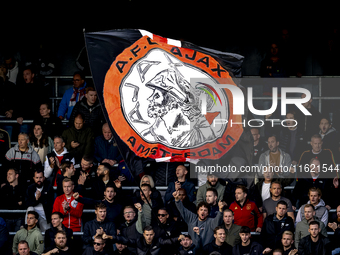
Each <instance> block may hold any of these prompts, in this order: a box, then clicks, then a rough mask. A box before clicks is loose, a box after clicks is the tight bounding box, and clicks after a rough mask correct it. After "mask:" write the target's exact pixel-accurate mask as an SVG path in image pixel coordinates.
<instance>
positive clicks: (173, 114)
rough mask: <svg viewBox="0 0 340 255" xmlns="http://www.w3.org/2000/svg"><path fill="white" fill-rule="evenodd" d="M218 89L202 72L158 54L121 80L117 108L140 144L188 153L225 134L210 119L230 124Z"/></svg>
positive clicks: (136, 65)
mask: <svg viewBox="0 0 340 255" xmlns="http://www.w3.org/2000/svg"><path fill="white" fill-rule="evenodd" d="M217 84H218V83H217V81H216V80H215V79H214V78H212V77H211V76H210V75H209V74H207V73H206V72H205V71H203V70H201V69H199V68H197V67H195V66H193V65H190V64H187V63H183V62H181V61H180V60H179V59H177V58H176V57H174V56H172V55H171V54H169V53H167V52H166V51H164V50H162V49H158V48H157V49H153V50H150V51H149V52H148V53H147V54H146V55H145V56H144V57H143V58H141V59H139V60H138V61H136V63H134V65H133V66H132V67H131V69H130V71H129V72H128V73H127V74H126V76H125V78H124V79H123V81H122V83H121V85H120V98H121V108H122V110H123V114H124V117H125V119H126V120H127V122H128V123H129V125H130V126H131V127H132V128H133V129H134V130H135V132H136V133H138V134H139V136H140V137H141V138H142V139H143V140H144V141H146V142H148V143H161V144H164V145H166V146H168V147H171V148H175V149H190V148H193V147H197V146H200V145H202V144H204V143H207V142H213V141H215V140H216V139H218V138H220V137H221V136H222V135H223V133H224V132H225V129H226V126H227V125H226V124H223V125H212V120H213V119H214V118H220V119H228V111H229V109H228V101H227V96H226V94H225V93H224V90H222V89H219V88H216V87H217V86H216V85H217ZM215 88H216V89H215ZM202 109H204V111H202ZM205 109H206V111H205Z"/></svg>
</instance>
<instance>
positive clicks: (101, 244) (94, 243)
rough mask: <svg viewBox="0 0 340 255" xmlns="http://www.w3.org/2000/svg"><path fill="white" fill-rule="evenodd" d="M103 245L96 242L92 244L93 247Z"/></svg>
mask: <svg viewBox="0 0 340 255" xmlns="http://www.w3.org/2000/svg"><path fill="white" fill-rule="evenodd" d="M103 244H104V243H96V242H93V245H98V246H100V245H103Z"/></svg>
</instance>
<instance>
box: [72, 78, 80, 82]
mask: <svg viewBox="0 0 340 255" xmlns="http://www.w3.org/2000/svg"><path fill="white" fill-rule="evenodd" d="M72 81H73V82H78V81H80V80H79V79H74V80H72Z"/></svg>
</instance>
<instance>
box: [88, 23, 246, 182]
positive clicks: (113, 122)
mask: <svg viewBox="0 0 340 255" xmlns="http://www.w3.org/2000/svg"><path fill="white" fill-rule="evenodd" d="M85 40H86V47H87V52H88V57H89V62H90V68H91V72H92V76H93V81H94V84H95V86H96V90H97V92H98V97H99V101H100V103H101V105H102V109H103V112H104V115H105V117H106V120H107V122H108V123H109V125H110V128H111V130H112V133H113V135H114V138H115V140H116V142H117V144H118V147H119V149H120V152H121V154H122V156H123V158H124V160H125V162H126V164H127V166H128V168H129V169H130V170H131V171H132V173H133V175H134V176H136V175H139V174H140V173H142V172H143V166H144V164H145V163H146V162H148V161H154V160H156V161H193V160H196V161H198V160H201V159H205V160H206V161H211V160H212V161H214V160H218V159H221V158H224V157H225V156H226V155H227V154H229V155H230V153H229V152H230V151H231V150H232V149H233V151H235V148H236V147H237V146H234V145H237V144H238V143H242V140H244V141H245V140H247V139H248V138H247V139H243V138H244V130H243V127H242V125H238V126H232V127H231V126H230V121H229V120H231V119H232V120H233V121H234V122H242V119H243V118H244V117H243V116H240V115H233V111H232V109H233V97H232V94H231V92H230V91H229V90H227V89H224V88H221V87H220V86H219V84H220V83H225V84H226V83H227V84H231V85H233V86H237V85H236V83H235V82H234V77H237V76H240V75H241V64H242V60H243V57H242V56H240V55H237V54H232V53H225V52H220V51H217V50H213V49H208V48H204V47H199V46H196V45H194V44H192V43H189V42H183V41H177V40H172V39H167V38H163V37H160V36H157V35H154V34H152V33H150V32H147V31H144V30H133V29H123V30H111V31H104V32H91V33H85ZM248 140H249V139H248ZM239 141H240V142H239ZM241 150H242V149H241ZM238 153H239V152H238ZM247 155H249V154H247ZM241 157H242V156H241ZM243 158H247V156H243ZM246 161H248V163H249V159H248V160H246Z"/></svg>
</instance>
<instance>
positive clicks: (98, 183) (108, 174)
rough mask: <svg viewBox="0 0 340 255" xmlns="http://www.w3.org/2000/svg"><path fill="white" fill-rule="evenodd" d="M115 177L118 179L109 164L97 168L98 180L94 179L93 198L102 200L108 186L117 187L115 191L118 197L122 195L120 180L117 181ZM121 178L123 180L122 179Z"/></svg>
mask: <svg viewBox="0 0 340 255" xmlns="http://www.w3.org/2000/svg"><path fill="white" fill-rule="evenodd" d="M115 177H117V175H115V176H114V173H113V171H111V166H110V164H109V163H103V162H102V163H100V165H99V166H98V167H97V178H95V179H94V181H93V185H92V187H93V189H92V190H93V193H94V195H93V198H94V199H98V200H99V199H102V198H103V193H104V191H105V189H106V186H107V185H111V186H115V187H116V189H115V191H116V193H117V195H119V194H120V193H121V188H120V186H121V183H120V182H119V180H117V179H115ZM119 178H120V179H121V177H119ZM121 180H123V179H121Z"/></svg>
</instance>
